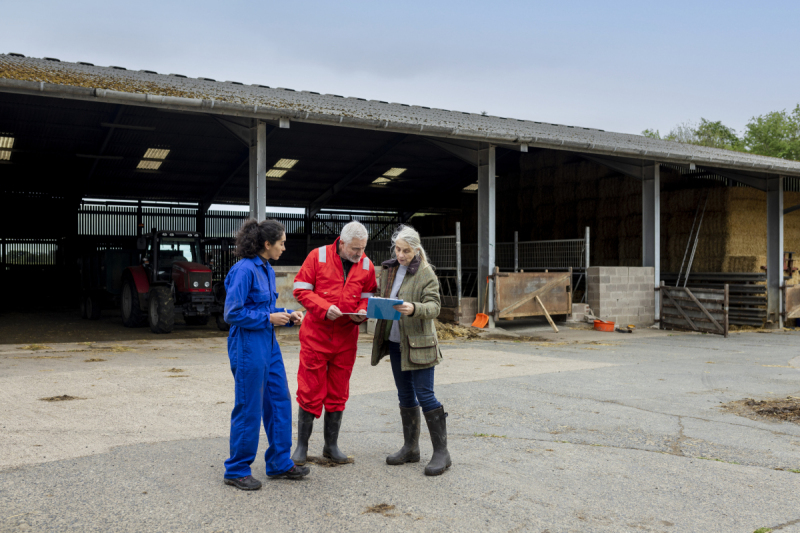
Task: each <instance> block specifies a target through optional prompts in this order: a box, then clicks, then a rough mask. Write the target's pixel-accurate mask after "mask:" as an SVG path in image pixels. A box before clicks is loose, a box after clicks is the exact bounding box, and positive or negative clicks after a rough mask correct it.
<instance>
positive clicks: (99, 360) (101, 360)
mask: <svg viewBox="0 0 800 533" xmlns="http://www.w3.org/2000/svg"><path fill="white" fill-rule="evenodd" d="M103 361H105V359H97V358H92V359H84V360H83V362H84V363H102V362H103Z"/></svg>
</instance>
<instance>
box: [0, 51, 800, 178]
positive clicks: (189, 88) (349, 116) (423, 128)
mask: <svg viewBox="0 0 800 533" xmlns="http://www.w3.org/2000/svg"><path fill="white" fill-rule="evenodd" d="M0 91H5V92H16V93H23V94H40V95H44V96H59V97H64V98H74V99H79V100H95V101H104V102H116V103H124V104H128V105H142V106H149V107H162V108H163V107H166V108H171V109H185V110H188V111H198V112H203V113H219V114H229V115H237V116H250V117H255V118H264V119H277V118H290V119H292V120H297V121H304V122H311V123H318V124H332V125H341V126H349V127H359V128H370V129H382V130H386V131H398V132H404V133H414V134H417V135H431V136H438V137H450V138H457V139H465V140H471V141H485V142H490V143H501V144H528V145H530V146H539V147H542V148H551V149H563V150H571V151H577V152H586V153H596V154H608V155H611V154H613V155H615V156H625V157H634V158H638V159H647V160H653V161H661V162H672V163H684V164H685V163H696V164H698V165H708V166H714V167H724V168H734V169H740V170H746V171H757V172H767V173H769V174H783V175H794V176H800V162H797V161H787V160H784V159H777V158H771V157H764V156H756V155H750V154H746V153H741V152H733V151H729V150H722V149H717V148H708V147H704V146H694V145H687V144H681V143H676V142H671V141H663V140H657V139H650V138H647V137H643V136H640V135H630V134H624V133H612V132H606V131H602V130H596V129H591V128H580V127H573V126H563V125H558V124H545V123H540V122H535V121H529V120H517V119H511V118H504V117H495V116H484V115H480V114H475V113H464V112H459V111H449V110H444V109H435V108H427V107H422V106H410V105H405V104H399V103H388V102H381V101H375V100H365V99H362V98H352V97H351V98H344V97H341V96H337V95H329V94H319V93H314V92H310V91H294V90H292V89H283V88H270V87H267V86H263V85H242V84H239V83H236V82H216V81H213V80H210V79H209V78H198V79H194V78H187V77H185V76H181V75H178V74H169V75H166V74H157V73H155V72H151V71H131V70H125V69H123V68H121V67H98V66H94V65H90V64H88V63H68V62H62V61H58V60H52V59H35V58H26V57H22V56H19V55H3V54H0Z"/></svg>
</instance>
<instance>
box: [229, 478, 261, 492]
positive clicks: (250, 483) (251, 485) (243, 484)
mask: <svg viewBox="0 0 800 533" xmlns="http://www.w3.org/2000/svg"><path fill="white" fill-rule="evenodd" d="M225 484H226V485H231V486H232V487H236V488H237V489H239V490H258V489H260V488H261V482H260V481H259V480H257V479H256V478H254V477H253V476H245V477H240V478H237V479H228V478H225Z"/></svg>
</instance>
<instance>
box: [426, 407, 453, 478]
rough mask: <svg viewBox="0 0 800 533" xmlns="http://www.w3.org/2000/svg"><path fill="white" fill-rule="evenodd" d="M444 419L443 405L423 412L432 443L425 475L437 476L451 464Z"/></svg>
mask: <svg viewBox="0 0 800 533" xmlns="http://www.w3.org/2000/svg"><path fill="white" fill-rule="evenodd" d="M446 420H447V413H445V412H444V407H439V408H438V409H434V410H433V411H428V412H427V413H425V421H426V422H427V423H428V431H429V432H430V434H431V443H433V457H431V462H430V463H428V466H426V467H425V475H426V476H438V475H439V474H441V473H442V472H444V471H445V470H447V469H448V468H450V465H451V464H453V463H452V461H450V452H448V451H447V422H446Z"/></svg>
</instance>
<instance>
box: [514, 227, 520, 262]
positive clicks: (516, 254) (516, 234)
mask: <svg viewBox="0 0 800 533" xmlns="http://www.w3.org/2000/svg"><path fill="white" fill-rule="evenodd" d="M514 272H519V232H518V231H515V232H514Z"/></svg>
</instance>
